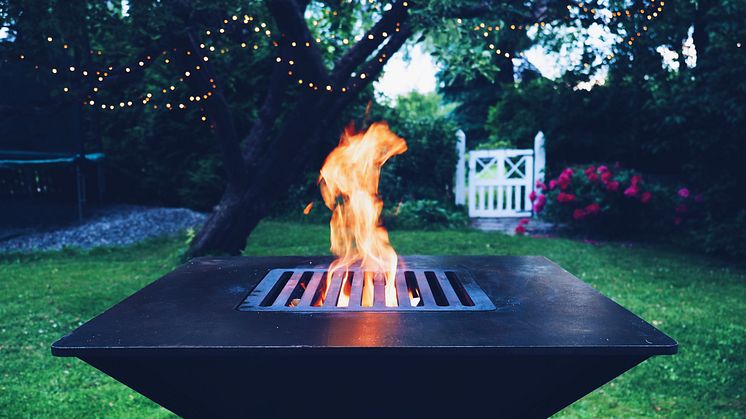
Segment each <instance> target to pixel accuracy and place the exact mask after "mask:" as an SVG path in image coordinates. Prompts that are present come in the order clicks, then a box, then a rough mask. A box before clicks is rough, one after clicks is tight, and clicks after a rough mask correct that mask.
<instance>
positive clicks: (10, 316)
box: [0, 222, 746, 418]
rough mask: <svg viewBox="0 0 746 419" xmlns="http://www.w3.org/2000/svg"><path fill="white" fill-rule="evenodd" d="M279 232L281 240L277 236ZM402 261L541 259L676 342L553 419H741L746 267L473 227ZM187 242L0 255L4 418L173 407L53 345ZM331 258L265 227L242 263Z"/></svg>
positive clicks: (166, 263)
mask: <svg viewBox="0 0 746 419" xmlns="http://www.w3.org/2000/svg"><path fill="white" fill-rule="evenodd" d="M278 232H281V234H278ZM391 239H392V241H393V243H394V246H395V247H396V249H397V251H398V252H399V253H400V254H404V255H407V254H436V255H438V254H443V255H445V254H453V255H470V254H473V255H477V254H485V255H489V254H495V255H498V254H521V255H522V254H538V255H545V256H547V257H549V258H550V259H552V260H554V261H556V262H557V263H559V264H560V265H562V266H563V267H565V268H566V269H567V270H569V271H570V272H572V273H574V274H575V275H577V276H578V277H579V278H581V279H583V280H584V281H587V282H589V283H590V284H592V285H593V286H594V287H596V288H597V289H598V290H600V291H601V292H603V293H604V294H606V295H608V296H610V297H611V298H613V299H614V300H616V301H617V302H619V303H620V304H622V305H624V306H626V307H627V308H629V309H631V310H632V311H634V312H635V313H637V314H638V315H640V316H641V317H643V318H645V319H646V320H648V321H649V322H651V323H653V324H654V325H655V326H657V327H658V328H660V329H661V330H663V331H664V332H666V333H667V334H669V335H671V336H672V337H674V338H675V339H677V340H678V341H679V345H680V349H679V354H678V355H676V356H672V357H657V358H654V359H651V360H648V361H646V362H645V363H643V364H642V365H640V366H638V367H637V368H635V369H633V370H632V371H630V372H629V373H627V374H624V375H623V376H621V377H620V378H618V379H616V380H614V381H613V382H611V383H609V384H607V385H606V386H604V387H602V388H601V389H599V390H597V391H595V392H594V393H593V394H591V395H589V396H587V397H586V398H584V399H583V400H581V401H579V402H577V403H575V404H574V405H573V406H571V407H569V408H568V409H566V410H565V411H563V412H562V413H561V415H566V416H573V417H575V416H578V417H597V416H606V417H637V416H666V417H669V416H675V417H733V418H735V417H743V416H745V415H746V406H744V401H743V400H742V396H743V395H744V388H746V351H745V350H744V344H745V343H746V342H744V338H745V337H746V320H745V319H746V270H744V269H743V268H738V267H735V266H733V265H732V264H728V263H726V262H723V261H720V260H716V259H711V258H706V257H703V256H698V255H694V254H690V253H683V252H680V251H676V250H673V249H667V248H661V247H655V246H623V245H617V244H604V245H593V244H587V243H581V242H577V241H571V240H563V239H541V238H526V237H507V236H504V235H501V234H497V233H482V232H476V231H439V232H404V231H401V232H392V234H391ZM184 240H185V239H184V238H183V237H182V238H178V239H169V240H160V241H152V242H149V243H145V244H141V245H137V246H132V247H128V248H123V249H105V250H95V251H90V252H78V251H62V252H55V253H46V254H36V255H30V256H0V319H1V323H2V324H1V325H0V360H1V361H0V362H1V363H2V364H1V365H2V368H0V374H2V375H1V376H0V416H2V417H93V416H95V417H101V416H106V417H163V416H168V413H167V412H166V411H165V410H163V409H161V408H159V407H158V406H156V405H155V404H154V403H152V402H150V401H149V400H147V399H145V398H144V397H142V396H140V395H138V394H137V393H135V392H133V391H131V390H129V389H128V388H126V387H125V386H123V385H121V384H119V383H118V382H116V381H114V380H113V379H111V378H109V377H107V376H105V375H104V374H102V373H100V372H98V371H97V370H95V369H93V368H92V367H89V366H87V365H86V364H84V363H83V362H81V361H78V360H76V359H69V358H53V357H52V356H51V354H50V351H49V345H50V344H51V343H52V342H53V341H55V340H56V339H57V338H59V337H60V336H62V335H63V334H64V333H67V332H69V331H70V330H72V329H74V328H75V327H76V326H78V325H79V324H81V323H82V322H83V321H85V320H87V319H89V318H91V317H93V316H95V315H96V314H98V313H100V312H101V311H103V310H104V309H106V308H108V307H109V306H111V305H112V304H113V303H115V302H117V301H119V300H121V299H122V298H124V297H126V296H127V295H129V294H131V293H132V292H134V291H136V290H138V289H139V288H141V287H142V286H143V285H145V284H147V283H149V282H151V281H153V280H155V279H157V278H158V277H159V276H160V275H162V274H164V273H166V272H167V271H169V270H170V269H172V268H173V267H174V266H176V265H177V263H178V255H179V253H180V252H181V251H182V250H183V248H184ZM327 252H328V228H327V227H325V226H318V225H301V224H290V223H279V222H264V223H262V224H261V225H260V226H259V228H258V229H257V231H256V232H255V234H254V236H253V237H252V241H251V244H250V245H249V247H248V248H247V249H246V254H247V255H270V254H271V255H311V254H326V253H327Z"/></svg>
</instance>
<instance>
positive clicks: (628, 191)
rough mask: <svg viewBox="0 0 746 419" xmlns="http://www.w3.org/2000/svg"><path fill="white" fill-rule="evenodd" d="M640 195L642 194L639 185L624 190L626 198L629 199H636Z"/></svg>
mask: <svg viewBox="0 0 746 419" xmlns="http://www.w3.org/2000/svg"><path fill="white" fill-rule="evenodd" d="M638 193H640V188H638V187H637V185H630V187H629V188H627V189H625V190H624V196H626V197H627V198H634V197H636V196H637V194H638Z"/></svg>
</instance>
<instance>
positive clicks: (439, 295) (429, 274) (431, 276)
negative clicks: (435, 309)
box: [425, 271, 449, 307]
mask: <svg viewBox="0 0 746 419" xmlns="http://www.w3.org/2000/svg"><path fill="white" fill-rule="evenodd" d="M425 278H426V279H427V285H428V286H429V287H430V291H431V292H432V293H433V298H434V299H435V304H437V305H439V306H441V307H443V306H447V305H449V304H448V300H447V299H446V295H445V293H444V292H443V288H441V286H440V282H439V281H438V278H437V277H436V276H435V272H433V271H425Z"/></svg>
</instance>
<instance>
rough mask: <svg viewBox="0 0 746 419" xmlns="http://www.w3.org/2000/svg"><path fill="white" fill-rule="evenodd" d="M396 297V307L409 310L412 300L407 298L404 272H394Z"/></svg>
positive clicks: (407, 290)
mask: <svg viewBox="0 0 746 419" xmlns="http://www.w3.org/2000/svg"><path fill="white" fill-rule="evenodd" d="M396 297H397V300H398V305H397V307H399V308H401V309H411V308H412V300H410V298H409V289H408V288H407V279H406V277H405V275H404V272H402V271H397V272H396Z"/></svg>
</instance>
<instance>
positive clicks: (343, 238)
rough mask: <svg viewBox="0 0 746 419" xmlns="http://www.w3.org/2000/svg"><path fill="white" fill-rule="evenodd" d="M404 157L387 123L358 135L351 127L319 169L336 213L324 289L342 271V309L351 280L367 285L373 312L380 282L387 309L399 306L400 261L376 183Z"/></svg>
mask: <svg viewBox="0 0 746 419" xmlns="http://www.w3.org/2000/svg"><path fill="white" fill-rule="evenodd" d="M405 151H407V143H406V142H405V141H404V139H402V138H400V137H399V136H397V135H396V134H394V133H393V132H391V130H390V129H389V127H388V124H386V123H385V122H376V123H373V124H372V125H371V126H370V127H369V128H368V129H367V130H366V131H364V132H355V129H354V127H353V126H352V125H349V126H348V127H347V128H346V129H345V131H344V133H342V137H341V138H340V139H339V145H338V146H337V148H335V149H334V150H333V151H332V152H331V153H330V154H329V156H327V158H326V161H325V162H324V166H323V167H322V168H321V175H320V176H319V184H320V185H321V196H322V197H323V198H324V203H325V204H326V206H327V207H329V209H331V210H332V220H331V222H330V224H329V225H330V227H331V251H332V253H334V254H335V255H336V256H337V257H338V258H337V260H335V261H334V262H332V264H331V265H330V266H329V272H328V274H327V277H326V289H327V290H328V289H329V284H330V283H331V278H332V275H333V274H334V272H336V271H338V270H344V282H343V284H344V285H343V287H342V292H341V293H340V295H339V300H338V301H337V305H339V306H346V305H347V304H348V302H349V299H350V294H349V292H350V291H349V290H350V280H353V281H364V282H363V295H362V305H363V306H367V307H370V306H372V305H373V295H374V292H373V289H374V286H373V284H374V282H375V281H376V280H381V279H383V280H385V299H386V306H389V307H394V306H396V305H397V301H396V286H395V284H394V276H395V274H396V267H397V256H396V252H395V251H394V249H393V248H392V247H391V244H390V243H389V235H388V232H386V229H385V228H384V227H383V226H382V225H381V224H380V215H381V210H382V209H383V201H382V200H381V199H380V198H379V197H378V180H379V178H380V175H381V166H383V164H384V163H386V161H387V160H388V159H389V158H391V157H393V156H395V155H397V154H401V153H403V152H405ZM358 263H359V264H360V267H361V269H362V271H363V272H364V274H363V275H362V276H363V277H362V278H356V277H352V278H351V277H350V272H349V269H350V267H351V266H352V265H353V264H358ZM325 292H326V291H325Z"/></svg>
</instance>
